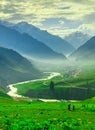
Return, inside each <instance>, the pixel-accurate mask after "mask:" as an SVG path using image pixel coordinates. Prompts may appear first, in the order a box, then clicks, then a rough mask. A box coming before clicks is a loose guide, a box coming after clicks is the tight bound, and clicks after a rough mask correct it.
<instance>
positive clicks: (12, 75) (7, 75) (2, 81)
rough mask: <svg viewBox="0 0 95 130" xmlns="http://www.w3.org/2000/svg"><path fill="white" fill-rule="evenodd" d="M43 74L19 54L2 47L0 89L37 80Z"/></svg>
mask: <svg viewBox="0 0 95 130" xmlns="http://www.w3.org/2000/svg"><path fill="white" fill-rule="evenodd" d="M40 75H41V73H40V72H39V71H38V70H36V69H35V68H34V66H33V65H32V64H31V63H30V62H29V61H28V60H27V59H26V58H24V57H23V56H21V55H20V54H18V53H17V52H15V51H13V50H11V49H7V48H3V47H0V87H1V88H5V86H6V85H8V84H10V83H16V82H20V81H25V80H30V79H35V78H38V77H40Z"/></svg>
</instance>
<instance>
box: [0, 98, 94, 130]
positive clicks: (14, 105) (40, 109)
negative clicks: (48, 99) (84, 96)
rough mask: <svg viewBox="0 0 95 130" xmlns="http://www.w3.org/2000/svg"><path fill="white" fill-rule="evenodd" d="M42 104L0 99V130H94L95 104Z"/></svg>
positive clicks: (85, 102) (86, 102)
mask: <svg viewBox="0 0 95 130" xmlns="http://www.w3.org/2000/svg"><path fill="white" fill-rule="evenodd" d="M73 105H74V106H75V110H74V111H73V110H72V108H71V111H69V110H68V103H67V102H56V103H45V102H24V101H13V100H12V99H6V98H5V99H4V98H0V130H94V128H95V104H94V103H93V102H91V103H89V100H87V101H84V102H76V103H71V107H72V106H73Z"/></svg>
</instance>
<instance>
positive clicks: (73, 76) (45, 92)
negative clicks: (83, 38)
mask: <svg viewBox="0 0 95 130" xmlns="http://www.w3.org/2000/svg"><path fill="white" fill-rule="evenodd" d="M94 72H95V67H94V65H85V64H84V65H82V66H80V67H76V68H75V66H74V67H70V68H69V69H67V70H64V71H63V72H61V76H57V77H54V78H53V79H51V80H52V81H53V82H54V84H55V85H54V88H55V91H54V93H52V92H51V91H50V82H51V80H46V81H36V82H30V83H24V84H17V85H14V87H17V88H18V93H19V94H21V95H24V96H29V97H32V98H36V97H37V98H56V99H72V100H74V99H75V100H84V99H86V98H90V97H93V96H95V73H94ZM77 92H78V93H77Z"/></svg>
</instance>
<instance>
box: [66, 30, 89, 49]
mask: <svg viewBox="0 0 95 130" xmlns="http://www.w3.org/2000/svg"><path fill="white" fill-rule="evenodd" d="M90 38H91V36H90V35H88V34H83V33H82V32H74V33H72V34H69V35H67V36H65V38H64V39H65V40H66V41H68V42H69V43H70V44H71V45H72V46H74V47H75V48H79V47H80V46H81V45H83V44H85V43H86V42H87V41H88V40H89V39H90Z"/></svg>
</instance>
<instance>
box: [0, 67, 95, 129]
mask: <svg viewBox="0 0 95 130" xmlns="http://www.w3.org/2000/svg"><path fill="white" fill-rule="evenodd" d="M94 72H95V67H94V66H93V65H90V66H89V65H82V66H81V67H79V68H74V67H71V68H70V69H67V70H65V71H64V72H61V74H62V75H61V76H57V77H54V78H53V79H51V80H45V81H36V82H30V83H24V84H17V85H14V87H17V88H18V94H21V95H24V96H29V97H31V98H32V99H33V102H30V101H28V100H27V101H26V100H23V99H19V98H18V99H15V100H12V99H11V98H8V97H7V95H6V94H5V93H3V92H2V91H1V92H0V93H1V98H0V130H95V90H94V88H95V73H94ZM51 81H53V82H54V90H53V91H51V90H50V82H51ZM2 94H3V96H2ZM90 97H93V98H91V99H87V98H90ZM39 98H47V99H66V100H70V99H72V100H79V99H81V100H82V99H86V100H84V101H81V102H78V101H77V102H50V103H46V102H41V101H40V100H39ZM68 104H71V110H70V111H69V110H68ZM73 106H75V110H74V111H73Z"/></svg>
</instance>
